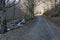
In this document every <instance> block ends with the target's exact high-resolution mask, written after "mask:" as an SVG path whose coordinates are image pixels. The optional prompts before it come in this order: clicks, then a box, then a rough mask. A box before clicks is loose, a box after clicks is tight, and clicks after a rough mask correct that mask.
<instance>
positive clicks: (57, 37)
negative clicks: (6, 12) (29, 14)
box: [0, 16, 60, 40]
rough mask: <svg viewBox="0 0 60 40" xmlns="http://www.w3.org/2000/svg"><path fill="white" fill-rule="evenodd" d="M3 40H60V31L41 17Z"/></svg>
mask: <svg viewBox="0 0 60 40" xmlns="http://www.w3.org/2000/svg"><path fill="white" fill-rule="evenodd" d="M0 39H1V40H60V29H59V28H57V27H56V26H54V25H53V24H52V23H51V22H49V21H47V20H46V19H45V18H44V17H42V16H39V17H37V18H36V19H35V21H34V22H32V23H31V24H30V25H28V26H25V27H23V28H19V29H16V30H13V31H10V32H8V33H6V34H4V36H3V35H2V37H1V38H0Z"/></svg>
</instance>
